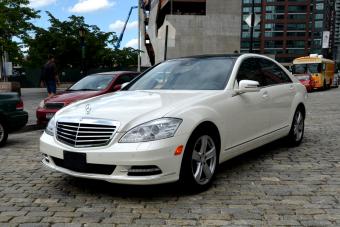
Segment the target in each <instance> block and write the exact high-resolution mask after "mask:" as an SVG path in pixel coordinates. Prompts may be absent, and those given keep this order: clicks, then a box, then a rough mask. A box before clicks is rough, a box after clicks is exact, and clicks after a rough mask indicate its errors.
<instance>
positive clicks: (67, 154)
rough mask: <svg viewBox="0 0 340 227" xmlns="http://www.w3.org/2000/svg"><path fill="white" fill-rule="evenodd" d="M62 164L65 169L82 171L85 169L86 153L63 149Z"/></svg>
mask: <svg viewBox="0 0 340 227" xmlns="http://www.w3.org/2000/svg"><path fill="white" fill-rule="evenodd" d="M64 166H65V168H67V169H70V170H73V171H77V172H83V171H85V169H86V153H78V152H71V151H64Z"/></svg>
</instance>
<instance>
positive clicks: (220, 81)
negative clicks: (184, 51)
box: [127, 57, 235, 91]
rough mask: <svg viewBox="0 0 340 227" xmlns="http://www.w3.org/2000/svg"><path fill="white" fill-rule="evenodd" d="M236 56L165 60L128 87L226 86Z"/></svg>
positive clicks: (181, 88) (197, 87) (172, 88)
mask: <svg viewBox="0 0 340 227" xmlns="http://www.w3.org/2000/svg"><path fill="white" fill-rule="evenodd" d="M234 61H235V59H234V58H228V57H210V58H183V59H176V60H169V61H166V62H163V63H161V64H159V65H157V66H156V67H154V68H153V69H151V70H150V71H148V72H146V73H145V74H144V75H143V76H141V77H140V78H139V79H137V80H136V81H134V82H132V84H130V85H129V86H128V88H127V90H130V91H133V90H223V89H224V88H225V86H226V84H227V82H228V80H229V76H230V72H231V70H232V68H233V65H234Z"/></svg>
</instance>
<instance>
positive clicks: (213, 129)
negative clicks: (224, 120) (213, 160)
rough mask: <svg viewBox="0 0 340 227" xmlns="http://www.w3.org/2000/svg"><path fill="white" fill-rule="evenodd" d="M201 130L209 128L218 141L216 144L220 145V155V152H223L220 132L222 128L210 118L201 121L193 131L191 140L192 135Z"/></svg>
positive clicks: (218, 150)
mask: <svg viewBox="0 0 340 227" xmlns="http://www.w3.org/2000/svg"><path fill="white" fill-rule="evenodd" d="M201 130H208V132H210V133H212V134H213V136H214V137H215V139H216V140H217V141H216V142H217V144H216V146H218V149H217V152H218V155H220V153H221V134H220V130H219V129H218V127H217V125H216V124H215V123H213V122H212V121H209V120H206V121H203V122H200V123H199V124H198V125H197V126H196V127H195V128H194V130H193V131H192V132H191V134H190V137H189V140H190V138H191V136H192V135H194V134H195V133H197V132H199V131H201Z"/></svg>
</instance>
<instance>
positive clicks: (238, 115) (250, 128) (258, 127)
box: [226, 58, 270, 150]
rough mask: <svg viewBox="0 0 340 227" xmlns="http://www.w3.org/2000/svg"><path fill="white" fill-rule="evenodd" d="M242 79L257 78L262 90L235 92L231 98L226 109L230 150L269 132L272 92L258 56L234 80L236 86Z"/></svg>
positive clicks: (249, 59)
mask: <svg viewBox="0 0 340 227" xmlns="http://www.w3.org/2000/svg"><path fill="white" fill-rule="evenodd" d="M241 80H254V81H258V82H259V83H260V87H261V90H260V91H258V92H248V93H242V94H235V95H234V96H233V97H232V98H231V99H229V100H228V102H229V103H228V105H227V106H228V109H227V110H226V113H227V114H228V116H227V121H226V130H227V135H228V138H227V141H228V143H227V145H226V146H227V147H226V150H230V149H234V148H237V147H240V146H242V147H243V146H244V145H247V144H249V143H252V142H255V140H256V139H258V138H261V137H262V136H263V135H265V134H266V133H267V132H268V117H269V114H270V113H269V109H268V104H267V102H268V100H269V97H268V91H267V88H265V87H263V78H262V75H261V68H260V65H259V64H258V60H257V58H247V59H245V60H244V61H243V62H242V63H241V65H240V67H239V70H238V73H237V76H236V79H235V81H234V84H235V87H234V88H235V89H237V88H238V83H239V82H240V81H241Z"/></svg>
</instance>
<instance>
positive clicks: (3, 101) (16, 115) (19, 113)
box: [0, 92, 28, 147]
mask: <svg viewBox="0 0 340 227" xmlns="http://www.w3.org/2000/svg"><path fill="white" fill-rule="evenodd" d="M27 120H28V113H27V112H26V111H24V103H23V102H22V100H21V98H20V97H19V95H18V94H17V93H14V92H11V93H0V147H1V146H3V145H5V143H6V141H7V137H8V133H10V132H13V131H16V130H19V129H21V128H22V127H24V126H25V125H26V123H27Z"/></svg>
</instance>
